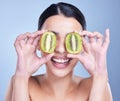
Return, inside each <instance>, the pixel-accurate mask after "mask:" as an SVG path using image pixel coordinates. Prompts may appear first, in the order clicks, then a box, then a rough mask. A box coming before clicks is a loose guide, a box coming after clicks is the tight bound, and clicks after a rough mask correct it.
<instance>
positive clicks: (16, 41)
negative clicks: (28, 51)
mask: <svg viewBox="0 0 120 101" xmlns="http://www.w3.org/2000/svg"><path fill="white" fill-rule="evenodd" d="M22 36H23V34H20V35H19V36H18V37H17V38H16V40H15V42H14V47H15V49H16V50H17V51H18V50H20V49H21V46H20V42H19V40H20V38H21V37H22Z"/></svg>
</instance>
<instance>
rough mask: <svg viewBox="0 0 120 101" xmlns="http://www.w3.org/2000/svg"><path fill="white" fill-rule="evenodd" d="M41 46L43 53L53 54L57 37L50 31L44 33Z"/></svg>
mask: <svg viewBox="0 0 120 101" xmlns="http://www.w3.org/2000/svg"><path fill="white" fill-rule="evenodd" d="M39 44H40V49H41V51H43V52H45V53H53V52H54V50H55V48H56V35H55V34H54V33H53V32H50V31H48V32H45V33H43V35H42V36H41V39H40V43H39Z"/></svg>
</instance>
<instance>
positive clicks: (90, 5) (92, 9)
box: [0, 0, 120, 101]
mask: <svg viewBox="0 0 120 101" xmlns="http://www.w3.org/2000/svg"><path fill="white" fill-rule="evenodd" d="M59 1H60V0H0V101H4V96H5V92H6V88H7V86H8V82H9V80H10V78H11V76H12V75H13V74H14V71H15V67H16V58H17V57H16V52H15V49H14V46H13V44H14V41H15V39H16V37H17V36H18V35H19V34H20V33H24V32H34V31H36V30H37V22H38V18H39V15H40V14H41V12H42V11H43V10H44V9H45V8H46V7H48V6H49V5H50V4H51V3H56V2H59ZM61 1H64V2H68V3H72V4H74V5H75V6H77V7H78V8H79V9H80V10H81V11H82V12H83V13H84V15H85V17H86V20H87V29H88V30H89V31H100V32H101V33H104V31H105V29H106V28H110V31H111V44H110V48H109V51H108V72H109V81H110V85H111V89H112V93H113V98H114V101H120V96H119V94H120V87H119V86H120V77H119V74H120V68H119V67H120V59H119V57H120V45H119V43H120V32H119V29H120V25H119V24H120V20H119V18H120V11H119V9H120V5H119V4H120V1H119V0H74V1H73V0H61ZM44 70H45V69H44V67H43V68H41V69H40V70H39V71H38V73H42V72H44ZM75 73H76V74H77V75H82V76H84V77H87V76H88V74H87V72H86V71H85V70H84V69H83V68H82V66H81V65H80V63H79V64H78V65H77V66H76V68H75Z"/></svg>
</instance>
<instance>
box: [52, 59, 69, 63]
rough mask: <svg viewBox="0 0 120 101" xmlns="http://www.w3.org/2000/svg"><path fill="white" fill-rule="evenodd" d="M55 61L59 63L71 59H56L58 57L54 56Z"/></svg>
mask: <svg viewBox="0 0 120 101" xmlns="http://www.w3.org/2000/svg"><path fill="white" fill-rule="evenodd" d="M53 61H54V62H58V63H66V62H68V61H69V59H56V58H53Z"/></svg>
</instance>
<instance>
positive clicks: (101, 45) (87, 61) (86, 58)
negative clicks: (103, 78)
mask: <svg viewBox="0 0 120 101" xmlns="http://www.w3.org/2000/svg"><path fill="white" fill-rule="evenodd" d="M81 36H82V38H83V52H81V53H80V54H76V55H73V54H68V57H70V58H77V59H78V60H79V61H80V62H81V63H82V64H83V66H84V68H85V69H86V70H87V71H88V72H89V73H90V74H91V75H92V76H93V75H96V74H97V75H99V74H107V67H106V54H107V49H108V46H109V42H110V41H109V29H107V30H106V32H105V37H103V35H101V34H100V33H99V32H94V33H91V32H88V31H83V32H82V34H81ZM86 38H87V39H86Z"/></svg>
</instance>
